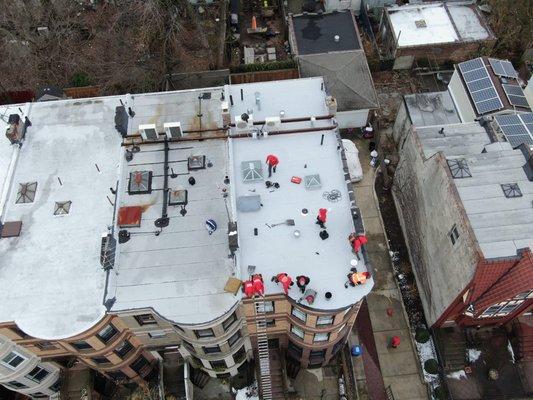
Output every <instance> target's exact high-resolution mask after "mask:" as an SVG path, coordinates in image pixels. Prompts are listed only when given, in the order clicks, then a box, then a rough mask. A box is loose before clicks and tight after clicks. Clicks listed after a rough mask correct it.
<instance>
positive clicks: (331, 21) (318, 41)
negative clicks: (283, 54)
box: [289, 11, 361, 56]
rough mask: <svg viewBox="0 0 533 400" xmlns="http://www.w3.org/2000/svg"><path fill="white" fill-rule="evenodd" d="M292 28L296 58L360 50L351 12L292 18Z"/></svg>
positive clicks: (290, 21)
mask: <svg viewBox="0 0 533 400" xmlns="http://www.w3.org/2000/svg"><path fill="white" fill-rule="evenodd" d="M289 27H290V28H289V30H290V34H291V35H293V39H294V40H293V43H292V45H293V46H295V47H296V48H293V53H294V54H296V55H297V56H302V55H308V54H321V53H330V52H336V51H347V50H359V49H361V41H360V39H359V33H358V31H357V24H356V22H355V18H354V16H353V14H352V13H351V12H350V11H342V12H332V13H320V14H300V15H293V16H290V17H289ZM335 36H338V40H336V38H335Z"/></svg>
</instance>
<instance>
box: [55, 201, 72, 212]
mask: <svg viewBox="0 0 533 400" xmlns="http://www.w3.org/2000/svg"><path fill="white" fill-rule="evenodd" d="M71 205H72V201H56V206H55V208H54V215H67V214H68V213H69V212H70V206H71Z"/></svg>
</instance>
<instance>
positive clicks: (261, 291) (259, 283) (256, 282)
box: [252, 274, 265, 296]
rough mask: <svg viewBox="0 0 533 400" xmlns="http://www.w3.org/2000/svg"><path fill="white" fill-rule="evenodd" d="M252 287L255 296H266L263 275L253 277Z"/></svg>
mask: <svg viewBox="0 0 533 400" xmlns="http://www.w3.org/2000/svg"><path fill="white" fill-rule="evenodd" d="M252 285H253V290H254V295H255V294H258V295H259V296H264V295H265V285H264V284H263V276H262V275H261V274H255V275H253V276H252Z"/></svg>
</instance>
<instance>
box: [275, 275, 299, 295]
mask: <svg viewBox="0 0 533 400" xmlns="http://www.w3.org/2000/svg"><path fill="white" fill-rule="evenodd" d="M271 280H272V282H276V283H281V285H282V286H283V291H284V292H285V294H289V289H290V287H291V286H292V285H294V282H293V281H292V278H291V277H290V276H289V275H287V274H286V273H285V272H281V273H279V274H277V275H276V276H273V277H272V279H271Z"/></svg>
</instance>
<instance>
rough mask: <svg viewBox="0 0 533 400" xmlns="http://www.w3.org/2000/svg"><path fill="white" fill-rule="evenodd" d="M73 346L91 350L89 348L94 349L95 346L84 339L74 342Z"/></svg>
mask: <svg viewBox="0 0 533 400" xmlns="http://www.w3.org/2000/svg"><path fill="white" fill-rule="evenodd" d="M70 345H71V346H72V347H75V348H76V349H78V350H89V349H92V348H93V347H92V346H91V345H90V344H89V343H87V342H86V341H84V340H80V341H78V342H73V343H71V344H70Z"/></svg>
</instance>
